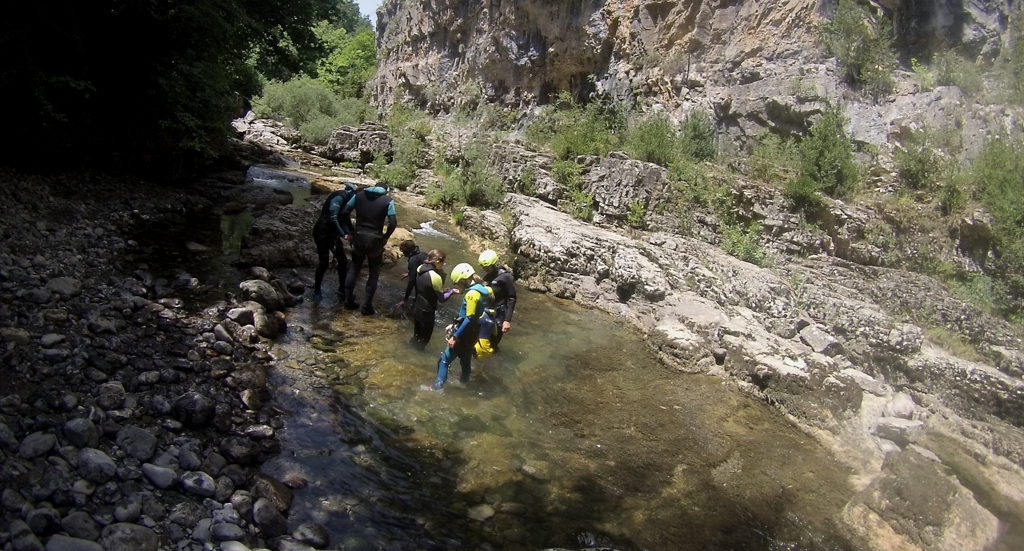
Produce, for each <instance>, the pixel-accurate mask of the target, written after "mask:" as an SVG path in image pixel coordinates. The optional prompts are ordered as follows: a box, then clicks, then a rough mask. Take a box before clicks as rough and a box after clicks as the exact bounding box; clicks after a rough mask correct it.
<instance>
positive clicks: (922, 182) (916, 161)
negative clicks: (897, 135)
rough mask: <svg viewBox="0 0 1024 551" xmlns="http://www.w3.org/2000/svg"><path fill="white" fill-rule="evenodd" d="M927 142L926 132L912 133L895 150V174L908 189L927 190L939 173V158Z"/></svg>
mask: <svg viewBox="0 0 1024 551" xmlns="http://www.w3.org/2000/svg"><path fill="white" fill-rule="evenodd" d="M928 142H929V140H928V133H927V132H925V131H919V132H914V131H912V132H911V133H910V136H908V137H907V138H906V139H904V140H903V147H902V148H899V149H897V150H896V155H895V157H896V158H895V161H896V173H897V174H898V175H899V178H900V181H901V182H903V185H904V186H906V187H908V188H910V189H916V190H921V189H928V188H929V187H931V186H932V185H933V184H934V183H935V179H936V175H938V173H939V170H940V158H939V156H938V154H937V153H936V152H935V150H934V149H932V147H931V145H930V144H929V143H928Z"/></svg>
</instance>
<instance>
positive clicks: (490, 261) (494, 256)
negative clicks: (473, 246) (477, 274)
mask: <svg viewBox="0 0 1024 551" xmlns="http://www.w3.org/2000/svg"><path fill="white" fill-rule="evenodd" d="M478 262H480V265H481V266H494V265H495V264H497V263H498V253H496V252H494V251H492V250H491V249H487V250H486V251H484V252H482V253H480V258H479V260H478Z"/></svg>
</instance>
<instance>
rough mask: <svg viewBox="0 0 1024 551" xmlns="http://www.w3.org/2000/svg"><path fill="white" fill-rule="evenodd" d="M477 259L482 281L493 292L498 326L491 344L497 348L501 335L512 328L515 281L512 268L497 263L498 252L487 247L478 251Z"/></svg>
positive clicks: (514, 305)
mask: <svg viewBox="0 0 1024 551" xmlns="http://www.w3.org/2000/svg"><path fill="white" fill-rule="evenodd" d="M477 261H478V262H479V263H480V266H481V267H483V269H484V274H483V280H484V283H486V284H487V286H488V287H490V288H491V290H492V291H493V292H494V295H493V297H492V304H493V305H494V314H495V322H496V323H497V325H498V328H497V331H496V332H495V334H494V337H493V338H492V339H491V345H492V346H493V347H494V348H495V349H497V347H498V344H499V343H501V338H502V336H504V335H505V333H508V332H509V330H511V329H512V314H513V312H515V309H516V283H515V279H514V278H513V277H512V270H509V269H508V268H507V267H506V266H504V265H502V264H499V263H498V253H496V252H494V251H492V250H490V249H487V250H486V251H484V252H482V253H480V258H479V259H477Z"/></svg>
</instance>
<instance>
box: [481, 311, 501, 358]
mask: <svg viewBox="0 0 1024 551" xmlns="http://www.w3.org/2000/svg"><path fill="white" fill-rule="evenodd" d="M500 334H501V331H500V330H499V326H498V315H497V313H496V312H495V311H494V309H493V308H485V309H484V312H483V313H482V314H480V340H478V341H476V349H475V351H476V357H477V358H479V359H481V360H482V359H484V358H486V357H487V356H490V355H491V354H494V343H495V339H496V338H498V335H500Z"/></svg>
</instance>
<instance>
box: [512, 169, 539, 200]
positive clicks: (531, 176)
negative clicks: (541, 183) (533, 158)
mask: <svg viewBox="0 0 1024 551" xmlns="http://www.w3.org/2000/svg"><path fill="white" fill-rule="evenodd" d="M513 191H515V192H516V193H519V194H522V195H530V196H533V195H536V194H537V169H535V168H534V167H533V166H532V165H530V166H527V167H526V168H525V169H523V173H522V174H521V175H520V176H519V180H518V181H517V182H516V184H515V186H514V187H513Z"/></svg>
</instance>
